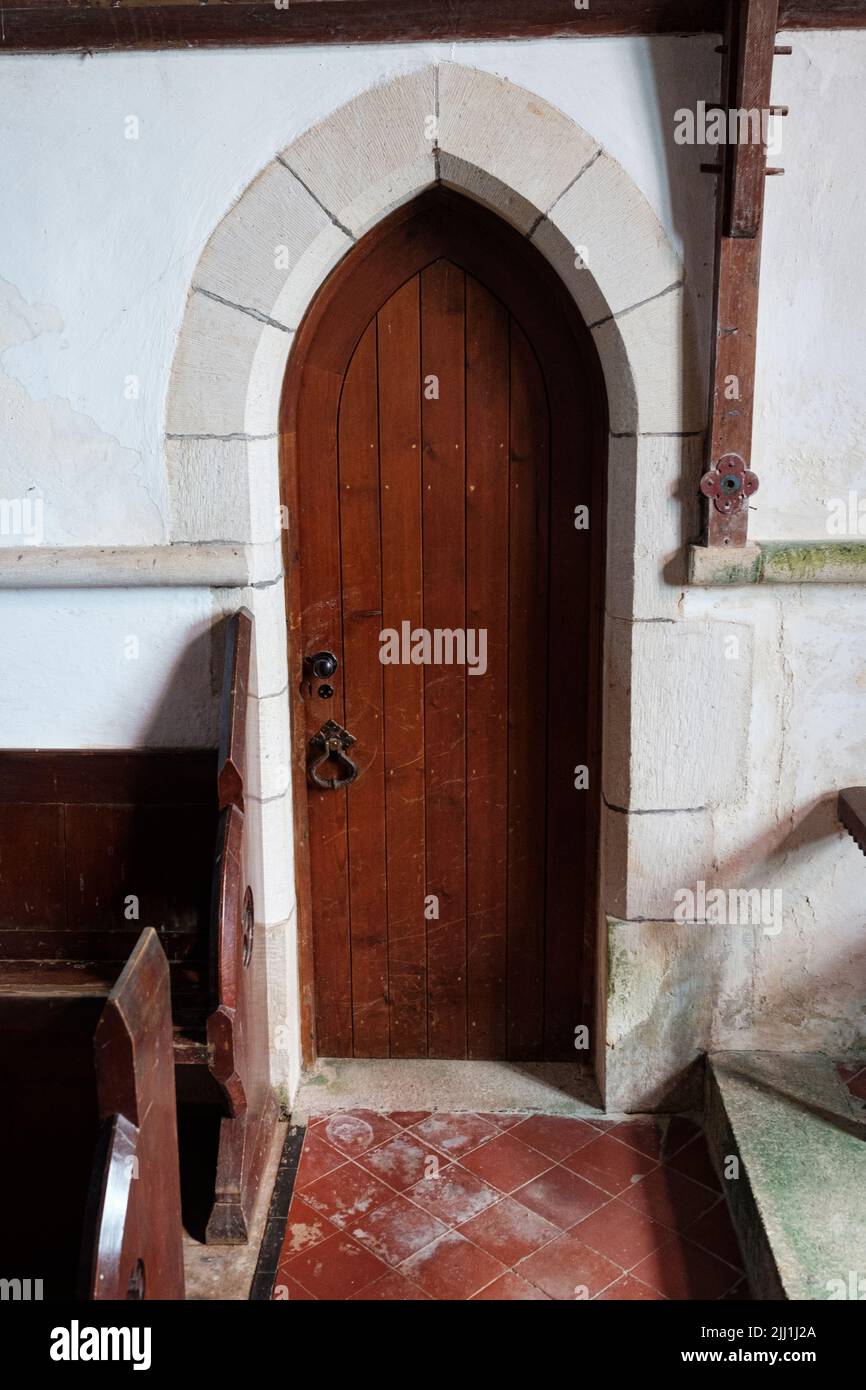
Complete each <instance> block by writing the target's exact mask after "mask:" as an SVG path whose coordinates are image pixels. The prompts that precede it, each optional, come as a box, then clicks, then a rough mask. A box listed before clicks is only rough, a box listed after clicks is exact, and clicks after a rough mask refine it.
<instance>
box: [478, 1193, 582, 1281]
mask: <svg viewBox="0 0 866 1390" xmlns="http://www.w3.org/2000/svg"><path fill="white" fill-rule="evenodd" d="M460 1234H461V1235H464V1236H466V1237H467V1238H468V1239H469V1240H471V1241H472V1242H473V1244H475V1245H478V1246H480V1247H481V1249H482V1250H486V1251H487V1253H488V1255H493V1256H495V1258H496V1259H497V1260H501V1261H502V1263H503V1264H504V1265H508V1266H511V1265H514V1264H517V1261H518V1260H522V1259H523V1258H524V1257H525V1256H526V1255H531V1254H532V1252H533V1251H534V1250H537V1249H538V1248H539V1246H541V1245H546V1244H547V1242H548V1241H550V1240H555V1239H556V1237H557V1236H558V1235H559V1227H558V1226H553V1225H551V1223H550V1222H549V1221H545V1220H544V1218H543V1217H542V1216H537V1215H536V1213H535V1212H534V1211H530V1210H529V1208H528V1207H525V1206H523V1204H522V1203H521V1202H515V1201H512V1199H511V1198H510V1197H506V1198H505V1200H504V1201H502V1202H497V1204H496V1206H495V1207H489V1208H488V1210H487V1211H483V1212H482V1213H481V1215H480V1216H473V1218H472V1220H471V1221H467V1222H466V1225H465V1226H461V1227H460Z"/></svg>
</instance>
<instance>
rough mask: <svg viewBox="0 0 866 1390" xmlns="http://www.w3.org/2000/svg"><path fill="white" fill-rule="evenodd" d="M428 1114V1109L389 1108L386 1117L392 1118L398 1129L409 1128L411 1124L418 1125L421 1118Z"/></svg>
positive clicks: (423, 1118) (424, 1118)
mask: <svg viewBox="0 0 866 1390" xmlns="http://www.w3.org/2000/svg"><path fill="white" fill-rule="evenodd" d="M429 1114H430V1111H429V1110H389V1111H388V1119H389V1120H393V1122H394V1124H395V1125H399V1127H400V1129H411V1127H412V1125H419V1124H420V1123H421V1121H422V1120H426V1118H427V1116H428V1115H429Z"/></svg>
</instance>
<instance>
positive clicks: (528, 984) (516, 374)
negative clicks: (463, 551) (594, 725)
mask: <svg viewBox="0 0 866 1390" xmlns="http://www.w3.org/2000/svg"><path fill="white" fill-rule="evenodd" d="M510 414H511V425H510V429H511V440H510V451H509V452H510V469H509V473H510V493H511V498H510V509H509V510H510V517H509V550H510V563H509V570H510V573H509V650H508V720H509V736H508V837H509V853H508V1055H509V1057H511V1058H514V1059H515V1060H524V1061H526V1060H533V1059H536V1058H540V1057H541V1055H542V1034H543V1010H544V978H543V965H542V963H543V960H544V917H545V902H544V893H545V863H544V840H545V812H546V766H545V765H546V760H547V747H546V745H547V737H546V734H547V674H548V673H547V621H546V613H547V588H548V525H549V518H548V511H549V469H550V463H549V455H550V450H549V415H548V405H547V397H546V394H545V389H544V382H543V380H542V377H541V372H540V370H539V367H538V362H537V360H536V358H535V354H534V353H533V351H532V348H531V347H530V345H529V343H528V342H527V340H526V337H525V335H524V333H523V331H522V329H521V328H520V327H519V325H518V324H517V323H516V322H515V321H514V320H512V324H511V407H510ZM551 756H552V757H553V758H554V759H559V758H560V757H561V752H560V750H558V749H552V750H551Z"/></svg>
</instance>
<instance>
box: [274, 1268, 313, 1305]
mask: <svg viewBox="0 0 866 1390" xmlns="http://www.w3.org/2000/svg"><path fill="white" fill-rule="evenodd" d="M271 1300H272V1302H274V1303H315V1302H316V1295H315V1294H313V1293H307V1290H306V1289H305V1288H304V1286H303V1285H302V1284H299V1283H298V1281H297V1279H289V1278H288V1276H287V1275H285V1274H279V1273H278V1274H277V1277H276V1279H275V1280H274V1289H273V1293H272V1294H271Z"/></svg>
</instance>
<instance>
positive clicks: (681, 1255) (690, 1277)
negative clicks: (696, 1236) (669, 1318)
mask: <svg viewBox="0 0 866 1390" xmlns="http://www.w3.org/2000/svg"><path fill="white" fill-rule="evenodd" d="M631 1273H632V1275H633V1276H634V1278H635V1279H640V1280H642V1281H643V1283H645V1284H649V1285H650V1287H651V1288H653V1289H658V1291H659V1293H662V1294H664V1296H665V1298H672V1299H679V1300H684V1299H705V1298H711V1299H717V1298H721V1297H722V1295H723V1294H724V1293H727V1291H728V1290H729V1289H731V1288H733V1286H734V1284H737V1283H739V1281H740V1279H741V1277H742V1276H741V1275H740V1273H739V1271H738V1270H736V1269H732V1268H731V1266H730V1265H728V1264H724V1263H723V1262H722V1261H721V1260H717V1259H716V1257H715V1255H710V1254H709V1253H708V1252H707V1251H706V1250H701V1249H700V1248H699V1246H697V1245H693V1244H692V1243H691V1241H689V1240H686V1239H685V1237H684V1236H679V1235H672V1236H670V1237H669V1239H668V1240H666V1241H665V1242H664V1244H663V1245H660V1246H659V1248H658V1249H657V1250H654V1251H653V1253H652V1254H651V1255H648V1256H647V1258H646V1259H645V1260H641V1262H640V1264H638V1265H635V1267H634V1269H633V1270H632V1271H631Z"/></svg>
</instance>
